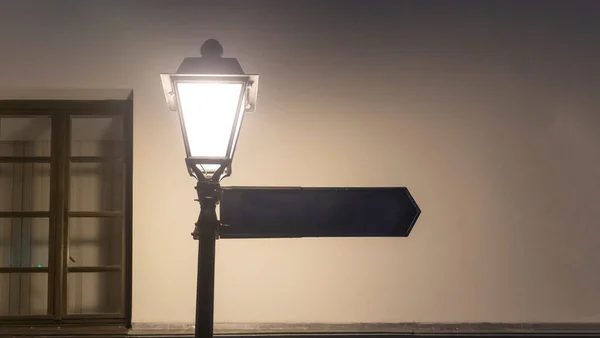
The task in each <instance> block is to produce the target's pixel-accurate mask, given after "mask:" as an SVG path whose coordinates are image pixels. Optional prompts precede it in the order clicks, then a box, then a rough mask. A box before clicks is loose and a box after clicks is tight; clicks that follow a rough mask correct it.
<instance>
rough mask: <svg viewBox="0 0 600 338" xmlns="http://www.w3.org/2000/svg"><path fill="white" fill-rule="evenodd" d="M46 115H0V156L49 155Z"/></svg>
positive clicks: (48, 123) (48, 131) (48, 120)
mask: <svg viewBox="0 0 600 338" xmlns="http://www.w3.org/2000/svg"><path fill="white" fill-rule="evenodd" d="M51 125H52V123H51V120H50V117H48V116H33V117H32V116H29V117H16V116H10V117H0V156H16V157H30V156H50V148H51V147H50V135H51V132H50V130H51Z"/></svg>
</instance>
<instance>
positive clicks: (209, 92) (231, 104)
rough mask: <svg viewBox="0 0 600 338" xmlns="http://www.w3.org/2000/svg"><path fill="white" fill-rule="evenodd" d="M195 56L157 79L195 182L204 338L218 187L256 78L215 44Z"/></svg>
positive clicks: (208, 328) (199, 333) (199, 327)
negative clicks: (176, 120) (176, 117)
mask: <svg viewBox="0 0 600 338" xmlns="http://www.w3.org/2000/svg"><path fill="white" fill-rule="evenodd" d="M200 51H201V54H202V57H195V58H185V59H184V60H183V62H182V64H181V66H180V67H179V69H178V70H177V72H176V73H175V74H161V80H162V85H163V89H164V93H165V98H166V100H167V105H168V107H169V110H171V111H174V112H175V111H176V112H178V113H179V120H180V123H181V131H182V133H183V139H184V144H185V150H186V165H187V168H188V172H189V174H190V175H191V176H193V177H195V178H196V179H197V183H196V192H197V193H198V200H197V201H198V202H199V203H200V216H199V217H198V221H197V222H196V226H195V227H194V232H192V236H193V238H194V239H195V240H197V241H198V280H197V289H196V322H195V325H196V327H195V336H196V338H209V337H212V336H213V318H214V317H213V312H214V281H215V273H214V271H215V244H216V239H217V238H218V237H219V227H220V225H221V224H220V222H219V219H218V217H217V212H216V206H217V204H218V203H219V198H220V194H221V186H220V181H221V179H223V178H225V177H227V176H229V175H231V172H232V169H231V163H232V160H233V155H234V152H235V146H236V143H237V140H238V135H239V132H240V127H241V125H242V122H243V119H244V114H245V113H248V112H253V111H254V108H255V105H256V95H257V87H258V75H250V74H245V73H244V71H243V70H242V67H241V66H240V64H239V62H238V61H237V60H236V59H234V58H223V57H222V55H223V47H222V46H221V44H220V43H219V42H218V41H217V40H214V39H210V40H207V41H205V42H204V44H203V45H202V47H201V49H200Z"/></svg>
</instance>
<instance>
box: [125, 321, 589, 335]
mask: <svg viewBox="0 0 600 338" xmlns="http://www.w3.org/2000/svg"><path fill="white" fill-rule="evenodd" d="M193 333H194V324H193V323H180V324H173V323H134V324H133V328H132V330H130V331H129V335H130V336H131V335H133V336H136V335H139V336H144V335H184V336H190V335H193ZM289 334H292V335H294V336H296V335H313V336H314V335H331V334H339V335H345V334H349V335H350V334H351V335H369V336H381V335H392V336H401V335H446V334H451V335H456V334H467V335H478V334H485V335H490V334H492V335H496V334H498V335H504V334H511V335H514V334H518V335H540V334H542V335H547V334H550V335H569V336H573V335H586V336H600V323H515V324H511V323H356V324H325V323H306V324H303V323H298V324H285V323H216V324H215V335H225V336H229V335H235V336H240V335H241V336H245V335H253V336H255V335H275V336H279V335H289Z"/></svg>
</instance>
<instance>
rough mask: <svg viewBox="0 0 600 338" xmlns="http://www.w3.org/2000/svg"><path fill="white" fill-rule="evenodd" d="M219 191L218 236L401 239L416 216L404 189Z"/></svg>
mask: <svg viewBox="0 0 600 338" xmlns="http://www.w3.org/2000/svg"><path fill="white" fill-rule="evenodd" d="M222 189H223V190H222V195H221V204H220V205H221V206H220V208H221V222H222V223H223V224H224V225H225V226H223V227H221V228H220V230H219V234H220V237H221V238H284V237H406V236H408V235H409V233H410V231H411V230H412V228H413V226H414V224H415V222H416V221H417V218H418V217H419V214H420V213H421V210H420V209H419V207H418V206H417V204H416V203H415V201H414V200H413V198H412V196H411V195H410V193H409V191H408V189H407V188H404V187H399V188H262V187H261V188H259V187H256V188H255V187H223V188H222Z"/></svg>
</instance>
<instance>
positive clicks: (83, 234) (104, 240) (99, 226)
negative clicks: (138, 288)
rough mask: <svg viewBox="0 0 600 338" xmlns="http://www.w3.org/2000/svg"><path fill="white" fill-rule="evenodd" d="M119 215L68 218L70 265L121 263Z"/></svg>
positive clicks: (109, 264) (120, 225)
mask: <svg viewBox="0 0 600 338" xmlns="http://www.w3.org/2000/svg"><path fill="white" fill-rule="evenodd" d="M122 229H123V227H122V224H121V218H120V217H115V218H87V217H86V218H70V219H69V266H111V265H121V254H122V239H121V233H122Z"/></svg>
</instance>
